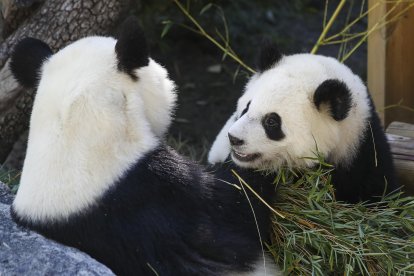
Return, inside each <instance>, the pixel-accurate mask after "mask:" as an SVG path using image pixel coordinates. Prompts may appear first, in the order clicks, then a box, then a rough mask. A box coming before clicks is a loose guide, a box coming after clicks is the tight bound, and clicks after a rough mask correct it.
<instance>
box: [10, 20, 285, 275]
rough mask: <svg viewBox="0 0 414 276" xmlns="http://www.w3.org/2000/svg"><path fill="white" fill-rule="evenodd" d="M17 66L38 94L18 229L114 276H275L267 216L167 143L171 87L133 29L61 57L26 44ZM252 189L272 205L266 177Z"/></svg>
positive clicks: (18, 50)
mask: <svg viewBox="0 0 414 276" xmlns="http://www.w3.org/2000/svg"><path fill="white" fill-rule="evenodd" d="M10 67H11V70H12V73H13V74H14V76H15V78H16V79H17V81H18V82H19V83H21V84H22V85H24V86H25V87H32V88H37V93H36V97H35V100H34V106H33V111H32V114H31V120H30V130H29V141H28V148H27V154H26V158H25V161H24V167H23V172H22V175H21V183H20V188H19V190H18V192H17V195H16V197H15V200H14V202H13V204H12V207H11V212H12V216H13V218H14V220H15V221H16V222H17V223H18V224H20V225H22V226H25V227H28V228H30V229H33V230H35V231H38V232H40V233H41V234H43V235H45V236H47V237H49V238H51V239H54V240H56V241H59V242H61V243H63V244H66V245H69V246H72V247H76V248H78V249H80V250H82V251H84V252H86V253H88V254H90V255H91V256H92V257H94V258H96V259H97V260H98V261H100V262H102V263H104V264H105V265H107V266H108V267H109V268H110V269H112V270H113V272H114V273H116V274H117V275H265V274H266V273H267V274H268V275H275V274H278V270H277V268H276V267H275V266H274V264H272V261H270V260H267V258H268V257H267V256H266V254H265V253H264V251H263V246H262V243H261V241H265V238H266V236H268V235H269V232H268V231H270V228H269V226H270V213H269V210H268V208H267V207H265V206H264V205H262V204H260V203H259V200H257V199H254V198H250V199H249V200H248V199H247V198H246V195H245V194H244V193H243V192H241V191H239V190H238V189H236V188H235V187H234V185H231V184H232V183H234V184H237V181H234V179H233V180H231V179H230V178H231V177H229V176H228V179H227V180H226V177H224V179H223V180H217V176H216V175H214V174H212V173H209V172H206V171H205V170H204V168H203V167H201V166H199V165H198V164H195V163H193V162H191V161H189V160H187V159H186V158H184V157H182V156H180V155H179V154H177V153H176V152H175V151H174V150H173V149H171V148H169V147H168V146H166V144H165V143H164V136H165V134H166V131H167V129H168V126H169V125H170V122H171V116H172V112H173V110H174V108H175V100H176V94H175V85H174V83H173V82H172V81H171V80H170V79H169V77H168V74H167V71H166V70H165V69H164V68H163V67H162V66H160V65H159V64H158V63H157V62H155V61H154V60H152V59H151V58H149V56H148V49H147V46H146V42H145V37H144V36H143V32H142V30H141V29H140V28H139V27H138V26H137V22H136V20H134V19H130V20H128V21H127V22H126V23H125V24H124V28H123V29H122V31H121V34H120V36H119V39H118V40H116V39H114V38H111V37H86V38H83V39H80V40H78V41H76V42H74V43H72V44H70V45H68V46H66V47H65V48H63V49H61V50H60V51H58V52H57V53H55V54H53V53H52V51H51V50H50V48H49V46H48V45H47V44H45V43H44V42H42V41H40V40H37V39H34V38H26V39H24V40H22V41H20V42H19V43H18V44H17V45H16V46H15V48H14V51H13V53H12V57H11V62H10ZM240 174H241V175H242V176H243V174H247V177H251V176H252V173H251V172H248V171H247V170H243V169H242V170H240ZM254 180H255V181H254V182H252V183H251V186H253V187H254V188H255V189H256V191H257V192H258V193H259V194H261V195H262V197H263V198H265V199H267V200H270V198H269V196H268V195H269V194H272V193H274V187H273V186H272V185H270V183H269V181H268V179H267V176H262V175H261V174H257V175H256V176H255V177H254Z"/></svg>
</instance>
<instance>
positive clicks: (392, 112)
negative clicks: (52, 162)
mask: <svg viewBox="0 0 414 276" xmlns="http://www.w3.org/2000/svg"><path fill="white" fill-rule="evenodd" d="M409 4H410V3H401V4H400V5H399V6H398V8H396V12H401V11H402V10H403V9H404V8H406V7H407V5H409ZM387 33H388V34H389V36H388V39H387V43H386V60H385V62H386V64H385V66H386V79H385V91H386V92H385V106H390V105H395V104H397V103H399V102H400V101H401V100H403V102H402V104H403V105H405V106H408V107H411V108H414V8H411V9H409V10H408V11H407V12H406V13H405V14H404V15H403V16H401V17H400V19H399V20H398V21H396V22H395V23H393V24H390V25H389V26H388V28H387ZM393 121H404V122H407V123H414V112H413V111H410V110H407V109H403V108H398V107H397V108H391V109H387V110H386V112H385V123H386V124H387V123H389V122H393Z"/></svg>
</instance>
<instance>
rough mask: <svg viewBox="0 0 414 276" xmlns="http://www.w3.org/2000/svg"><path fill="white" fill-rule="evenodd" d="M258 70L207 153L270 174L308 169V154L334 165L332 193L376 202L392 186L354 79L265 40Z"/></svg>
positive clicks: (334, 65)
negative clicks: (284, 169) (286, 169)
mask: <svg viewBox="0 0 414 276" xmlns="http://www.w3.org/2000/svg"><path fill="white" fill-rule="evenodd" d="M258 67H259V68H258V69H259V70H258V72H257V73H256V74H254V75H253V76H252V77H251V78H250V80H249V81H248V83H247V84H246V87H245V91H244V94H243V95H242V96H241V97H240V99H239V100H238V103H237V110H236V112H235V113H234V114H233V115H232V116H231V117H230V118H229V119H228V121H227V123H226V124H225V126H224V127H223V128H222V130H221V131H220V133H219V134H218V136H217V138H216V140H215V141H214V143H213V146H212V148H211V150H210V152H209V156H208V159H209V162H210V163H213V164H215V163H221V162H223V161H224V160H225V159H226V158H227V157H228V156H229V155H230V156H231V158H232V159H233V161H234V162H235V163H236V164H238V165H239V166H241V167H245V168H257V169H267V170H271V171H276V170H278V169H279V168H280V167H282V166H289V167H294V168H312V167H313V166H314V165H316V162H317V160H315V159H314V158H313V159H312V158H309V157H314V156H315V153H316V152H319V153H320V154H322V156H324V157H325V159H326V161H327V162H328V163H330V164H332V165H334V167H335V169H334V171H333V173H332V182H333V185H334V187H335V189H336V193H335V195H336V198H337V199H338V200H340V201H346V202H349V203H355V202H359V201H367V200H369V201H378V200H380V199H381V196H382V195H384V194H389V193H390V192H393V191H395V190H397V189H398V185H397V184H396V182H395V177H394V168H393V162H392V157H391V153H390V149H389V145H388V143H387V140H386V137H385V134H384V132H383V129H382V126H381V123H380V120H379V118H378V115H377V114H376V112H375V108H374V104H373V102H372V100H371V97H370V95H369V93H368V91H367V88H366V86H365V85H364V84H363V82H362V81H361V79H360V78H359V77H358V76H356V75H355V74H354V73H353V72H352V71H351V70H350V69H349V68H348V67H347V66H345V65H344V64H342V63H340V62H339V61H337V60H336V59H334V58H330V57H325V56H320V55H312V54H295V55H290V56H283V55H281V54H280V52H279V51H278V49H277V47H276V45H272V44H265V45H264V46H263V49H262V51H261V54H260V57H259V62H258Z"/></svg>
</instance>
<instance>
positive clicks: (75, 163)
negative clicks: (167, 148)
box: [13, 136, 159, 222]
mask: <svg viewBox="0 0 414 276" xmlns="http://www.w3.org/2000/svg"><path fill="white" fill-rule="evenodd" d="M29 139H30V137H29ZM29 141H30V142H29V145H28V151H27V155H26V159H25V163H24V168H23V173H22V177H21V183H20V187H19V191H18V193H17V195H16V198H15V201H14V203H13V209H14V212H15V213H16V215H17V216H19V217H20V218H24V219H25V220H29V221H32V222H35V221H59V220H65V219H67V218H68V217H69V216H70V215H72V214H74V213H79V212H84V211H87V210H88V209H89V208H90V207H92V206H93V205H94V204H95V203H96V200H97V199H99V198H100V197H101V196H102V195H103V194H104V193H105V192H106V191H107V190H108V189H109V188H110V187H112V186H113V185H114V184H115V183H116V181H117V180H118V179H119V178H120V177H122V176H123V174H125V172H126V171H127V170H128V169H129V168H131V167H132V166H133V164H134V163H136V162H137V161H138V160H140V159H141V158H142V157H143V156H144V155H145V154H146V153H147V152H149V151H151V150H152V149H154V148H156V146H157V145H158V144H159V140H158V139H156V138H155V137H153V136H143V137H142V139H141V140H139V142H130V141H125V140H123V139H120V140H118V141H111V143H109V144H106V143H104V144H106V146H105V147H103V146H102V145H103V144H101V146H98V147H94V146H96V144H94V145H91V144H86V145H80V144H78V147H75V146H74V147H72V148H70V147H69V148H68V144H66V143H61V141H57V142H56V143H55V144H53V145H51V146H49V147H48V149H46V148H44V143H45V142H42V141H38V140H36V139H32V140H29ZM75 144H76V143H75ZM98 145H99V143H98ZM68 149H69V150H68Z"/></svg>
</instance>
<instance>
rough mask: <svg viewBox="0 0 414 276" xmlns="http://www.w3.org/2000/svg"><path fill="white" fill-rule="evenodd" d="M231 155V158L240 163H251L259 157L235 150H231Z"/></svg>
mask: <svg viewBox="0 0 414 276" xmlns="http://www.w3.org/2000/svg"><path fill="white" fill-rule="evenodd" d="M231 155H232V156H233V158H236V159H237V160H239V161H242V162H251V161H254V160H256V159H257V158H259V157H260V153H253V154H244V153H241V152H238V151H236V150H232V152H231Z"/></svg>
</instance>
